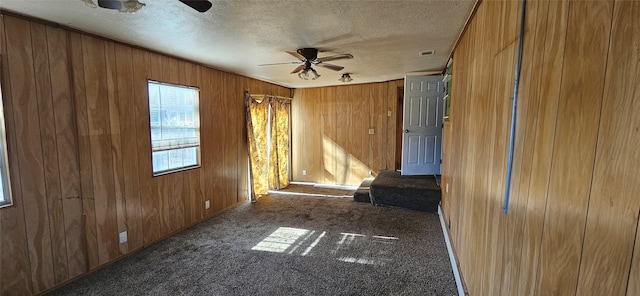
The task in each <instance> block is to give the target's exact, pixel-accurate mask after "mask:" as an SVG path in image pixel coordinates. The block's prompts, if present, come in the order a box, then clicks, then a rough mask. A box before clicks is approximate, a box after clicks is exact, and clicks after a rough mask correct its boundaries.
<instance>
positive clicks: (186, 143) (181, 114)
mask: <svg viewBox="0 0 640 296" xmlns="http://www.w3.org/2000/svg"><path fill="white" fill-rule="evenodd" d="M148 87H149V123H150V126H151V155H152V165H153V175H154V176H158V175H162V174H167V173H171V172H175V171H181V170H185V169H190V168H196V167H199V166H200V113H199V111H198V109H199V108H198V102H199V100H200V99H199V90H198V89H197V88H193V87H187V86H180V85H172V84H166V83H160V82H156V81H149V82H148Z"/></svg>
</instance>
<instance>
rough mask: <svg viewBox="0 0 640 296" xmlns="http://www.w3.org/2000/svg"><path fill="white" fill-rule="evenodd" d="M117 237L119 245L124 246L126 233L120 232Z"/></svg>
mask: <svg viewBox="0 0 640 296" xmlns="http://www.w3.org/2000/svg"><path fill="white" fill-rule="evenodd" d="M119 237H120V243H121V244H124V243H126V242H127V232H126V231H123V232H120V235H119Z"/></svg>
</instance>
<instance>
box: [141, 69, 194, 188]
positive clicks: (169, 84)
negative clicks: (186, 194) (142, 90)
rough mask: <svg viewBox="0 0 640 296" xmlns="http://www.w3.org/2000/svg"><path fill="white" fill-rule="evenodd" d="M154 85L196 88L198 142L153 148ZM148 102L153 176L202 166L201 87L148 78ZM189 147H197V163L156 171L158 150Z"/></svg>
mask: <svg viewBox="0 0 640 296" xmlns="http://www.w3.org/2000/svg"><path fill="white" fill-rule="evenodd" d="M152 85H158V86H170V87H176V88H182V89H191V90H195V93H196V101H195V108H196V111H197V115H196V117H195V118H196V119H197V129H196V134H197V139H198V140H197V144H195V145H194V146H192V147H179V148H173V149H164V150H160V151H157V150H156V151H154V148H153V138H152V126H151V123H152V122H151V116H152V114H151V113H152V112H151V94H150V92H149V88H150V87H151V86H152ZM147 104H148V108H147V111H148V112H149V141H150V144H151V145H150V152H151V153H150V156H151V173H152V176H153V177H158V176H163V175H167V174H172V173H177V172H183V171H187V170H192V169H197V168H200V167H201V166H202V157H201V145H202V142H201V137H200V128H201V122H202V120H201V116H200V88H199V87H197V86H189V85H184V84H177V83H168V82H162V81H158V80H153V79H147ZM188 148H196V164H195V165H187V166H181V167H176V168H169V169H166V170H158V171H155V170H154V166H153V164H154V163H153V155H154V153H157V152H161V151H171V150H182V149H188Z"/></svg>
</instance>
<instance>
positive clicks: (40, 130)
mask: <svg viewBox="0 0 640 296" xmlns="http://www.w3.org/2000/svg"><path fill="white" fill-rule="evenodd" d="M27 23H28V24H29V40H30V43H31V58H32V59H33V57H34V56H35V53H34V48H33V26H32V25H31V22H30V21H27ZM44 35H45V36H44V37H45V44H46V42H47V34H46V31H45V33H44ZM47 62H48V53H47ZM35 67H36V65H35V61H34V62H33V63H32V64H31V72H32V75H33V77H34V78H35V77H37V75H36V69H35ZM47 70H49V66H48V64H47ZM34 86H35V89H34V91H35V98H33V99H34V100H35V103H36V109H37V110H38V130H39V133H38V134H39V135H40V139H39V140H40V161H41V163H42V167H41V169H42V171H41V172H40V175H41V177H42V181H43V183H44V188H42V189H43V190H44V192H42V194H43V196H42V197H44V201H45V204H44V205H42V207H43V208H44V209H45V210H46V212H47V222H48V223H47V224H48V225H47V228H48V229H49V250H45V249H44V248H43V250H42V252H45V253H49V256H50V259H51V276H52V277H53V282H54V283H55V268H54V266H53V265H54V264H55V263H54V262H53V238H52V237H51V213H50V209H49V202H48V199H49V197H48V196H47V187H48V184H47V178H46V176H45V172H44V170H45V169H44V166H45V160H44V147H43V146H42V145H43V143H42V142H43V141H42V139H43V138H44V137H43V135H42V129H41V128H40V125H41V124H42V121H41V120H40V119H41V118H42V116H40V100H38V98H39V97H40V96H41V94H40V90H39V88H38V86H37V85H36V84H35V81H34ZM21 183H22V182H21ZM22 186H24V184H22ZM23 199H24V196H23ZM22 210H23V212H24V211H25V210H26V207H25V206H24V204H23V207H22ZM26 214H27V213H25V219H26ZM27 232H28V231H27ZM43 240H44V235H43ZM33 243H34V244H35V243H36V241H35V237H34V242H33ZM29 244H30V243H29V240H28V233H27V250H28V249H29V247H28V246H29ZM28 253H29V258H31V252H28ZM41 255H42V256H43V257H45V256H46V255H45V254H41ZM30 261H31V260H30ZM31 267H32V266H31ZM40 267H42V268H43V269H42V270H43V271H42V272H43V273H44V267H45V266H42V265H40ZM34 273H35V276H38V273H37V272H35V270H33V271H32V273H31V278H32V281H33V276H34ZM44 285H45V286H46V282H45V283H44ZM48 288H51V287H45V288H44V289H45V290H46V289H48Z"/></svg>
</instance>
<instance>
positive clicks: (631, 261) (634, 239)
mask: <svg viewBox="0 0 640 296" xmlns="http://www.w3.org/2000/svg"><path fill="white" fill-rule="evenodd" d="M636 217H639V218H640V209H639V210H638V216H636ZM638 227H640V219H638V220H637V221H636V230H635V235H634V236H633V246H632V247H631V260H629V265H628V266H629V268H628V269H629V276H628V277H627V284H626V286H627V287H626V289H625V295H629V286H630V285H629V283H630V282H631V281H630V278H631V272H632V268H633V261H634V260H636V259H637V258H635V255H637V254H636V252H634V251H633V250H635V249H636V244H637V243H638Z"/></svg>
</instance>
